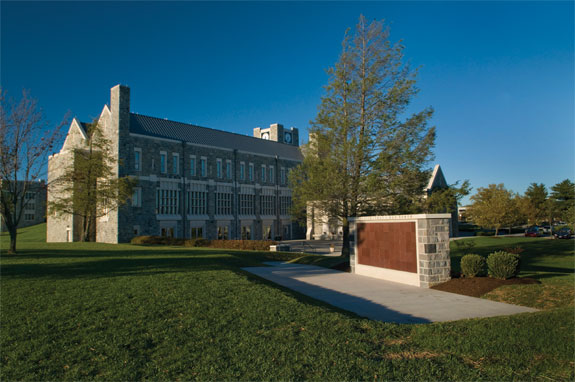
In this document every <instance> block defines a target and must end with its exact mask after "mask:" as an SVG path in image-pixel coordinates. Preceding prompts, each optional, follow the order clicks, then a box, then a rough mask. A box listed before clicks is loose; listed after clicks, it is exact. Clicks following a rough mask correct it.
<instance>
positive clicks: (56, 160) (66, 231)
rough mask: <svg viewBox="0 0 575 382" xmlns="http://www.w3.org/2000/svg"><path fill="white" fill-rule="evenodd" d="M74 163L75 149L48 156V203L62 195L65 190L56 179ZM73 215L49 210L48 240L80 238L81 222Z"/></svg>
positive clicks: (50, 241)
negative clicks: (56, 196)
mask: <svg viewBox="0 0 575 382" xmlns="http://www.w3.org/2000/svg"><path fill="white" fill-rule="evenodd" d="M70 163H74V153H73V151H61V152H60V153H59V154H54V155H52V156H50V157H49V158H48V195H47V200H48V203H49V202H50V201H52V200H54V196H55V195H60V194H62V193H63V191H62V190H61V189H60V185H58V184H57V183H55V182H54V181H55V180H56V179H57V178H58V177H60V176H62V174H63V173H64V171H66V169H67V168H68V167H69V166H70ZM76 220H77V219H75V217H74V216H73V215H67V214H66V215H63V214H54V213H50V211H48V213H47V216H46V223H47V224H46V242H48V243H57V242H67V241H69V240H70V241H74V238H77V239H79V238H80V232H78V231H79V224H78V222H77V221H76Z"/></svg>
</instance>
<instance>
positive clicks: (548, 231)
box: [539, 225, 551, 233]
mask: <svg viewBox="0 0 575 382" xmlns="http://www.w3.org/2000/svg"><path fill="white" fill-rule="evenodd" d="M539 229H540V230H541V231H543V233H551V226H548V225H544V226H540V227H539Z"/></svg>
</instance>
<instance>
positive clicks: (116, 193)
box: [48, 122, 135, 241]
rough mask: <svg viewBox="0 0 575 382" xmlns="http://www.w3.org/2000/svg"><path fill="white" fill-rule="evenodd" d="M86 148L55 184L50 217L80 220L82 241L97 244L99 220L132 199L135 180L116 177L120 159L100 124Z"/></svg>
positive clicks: (93, 128)
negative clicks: (62, 215) (76, 218)
mask: <svg viewBox="0 0 575 382" xmlns="http://www.w3.org/2000/svg"><path fill="white" fill-rule="evenodd" d="M86 134H87V136H88V139H87V142H86V145H85V147H82V148H76V149H75V150H74V160H73V163H70V164H69V166H68V167H67V168H66V169H65V171H64V173H63V175H62V176H60V177H58V178H57V179H56V180H54V182H53V187H54V188H53V192H52V194H53V195H54V197H53V200H51V201H50V202H49V205H48V208H49V211H50V213H59V214H69V215H75V216H78V217H80V219H81V222H82V236H81V240H82V241H94V240H95V232H96V231H95V230H96V219H98V218H100V217H103V216H105V215H107V214H108V213H109V212H110V211H115V210H117V209H118V208H120V207H121V206H122V205H124V204H125V203H126V202H127V201H128V199H129V198H130V197H131V196H132V192H133V187H134V185H135V180H134V179H132V178H130V177H122V178H118V177H116V175H115V173H114V170H113V169H114V164H115V163H117V159H116V158H115V157H114V155H112V152H111V151H110V141H109V140H108V139H107V138H106V137H105V136H104V135H103V134H102V129H101V127H100V125H99V124H98V122H94V123H92V124H90V125H89V127H88V129H87V131H86Z"/></svg>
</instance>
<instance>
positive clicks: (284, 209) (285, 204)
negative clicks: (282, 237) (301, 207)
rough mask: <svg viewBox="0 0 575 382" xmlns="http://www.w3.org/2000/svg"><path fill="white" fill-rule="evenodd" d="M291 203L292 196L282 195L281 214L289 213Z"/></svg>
mask: <svg viewBox="0 0 575 382" xmlns="http://www.w3.org/2000/svg"><path fill="white" fill-rule="evenodd" d="M291 205H292V201H291V196H280V215H289V213H290V208H291Z"/></svg>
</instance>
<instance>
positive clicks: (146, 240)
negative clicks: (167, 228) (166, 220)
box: [130, 236, 184, 245]
mask: <svg viewBox="0 0 575 382" xmlns="http://www.w3.org/2000/svg"><path fill="white" fill-rule="evenodd" d="M130 243H131V244H140V245H142V244H143V245H182V244H184V240H183V239H178V238H175V237H166V236H136V237H134V238H132V240H131V241H130Z"/></svg>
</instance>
